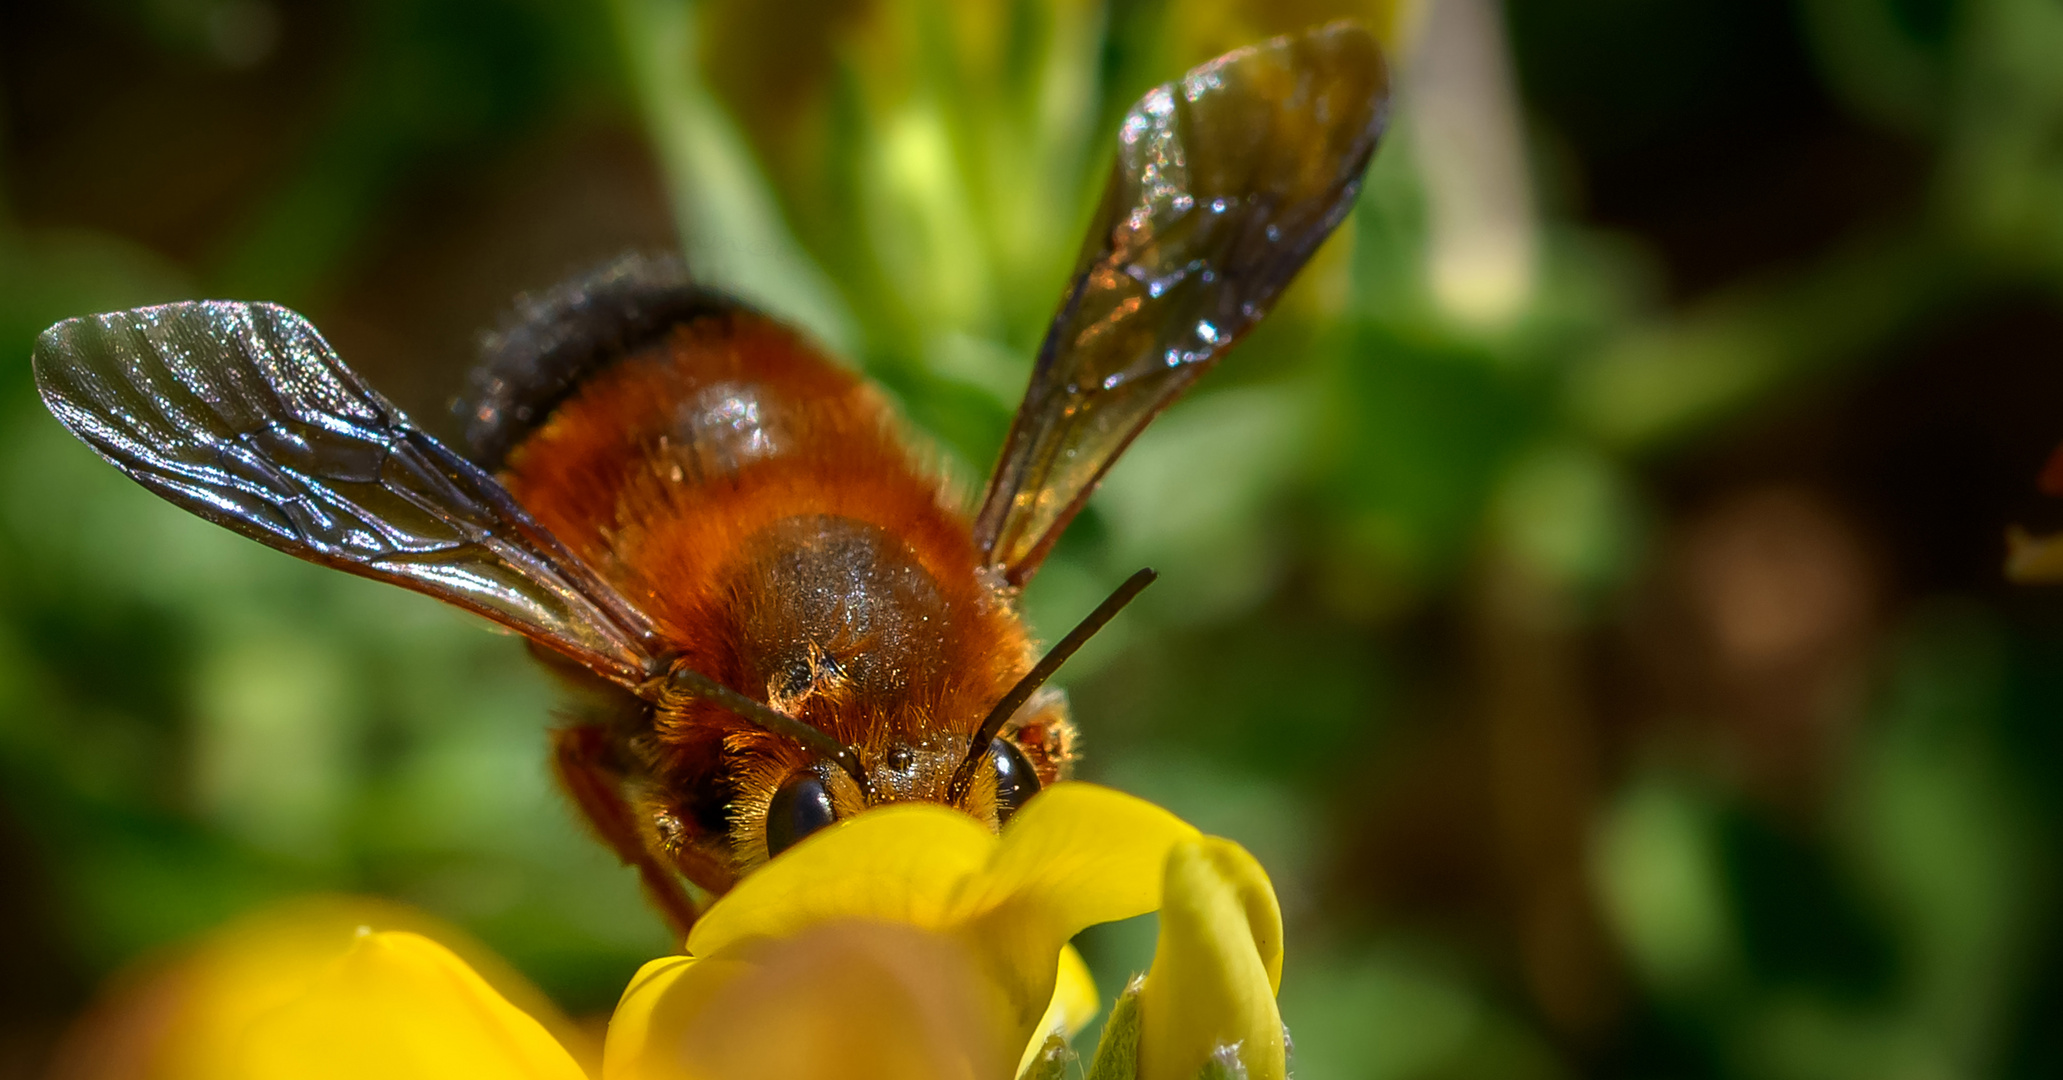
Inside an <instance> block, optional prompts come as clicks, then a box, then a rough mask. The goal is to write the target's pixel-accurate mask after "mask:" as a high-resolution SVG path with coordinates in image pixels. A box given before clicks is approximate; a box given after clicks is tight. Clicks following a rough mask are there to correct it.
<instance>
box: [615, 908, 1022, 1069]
mask: <svg viewBox="0 0 2063 1080" xmlns="http://www.w3.org/2000/svg"><path fill="white" fill-rule="evenodd" d="M993 997H994V990H993V988H992V987H990V986H989V985H988V984H987V982H986V980H985V979H983V978H982V977H981V975H980V973H979V970H978V968H977V966H976V965H975V963H974V961H973V958H972V957H970V956H969V955H968V954H967V951H966V949H965V947H964V946H963V945H962V944H961V942H960V941H959V940H958V939H957V938H956V937H953V936H950V935H945V934H938V933H934V932H931V931H927V930H920V929H918V928H916V927H912V926H907V925H899V924H895V923H883V922H865V921H846V922H836V923H828V924H825V925H822V926H818V927H814V928H812V929H809V930H805V931H803V932H802V933H800V934H797V935H795V936H793V937H788V938H783V939H780V940H767V939H755V940H750V941H745V942H741V943H740V944H739V945H737V946H736V947H734V948H732V949H730V950H727V951H726V952H724V953H721V954H719V955H717V956H714V957H711V958H709V959H706V960H695V961H686V960H680V959H676V960H673V961H662V962H655V963H653V964H648V965H646V967H645V970H643V971H641V972H639V973H638V977H637V978H636V979H635V980H633V981H632V984H631V988H630V990H629V991H627V992H626V993H625V995H624V1000H623V1003H622V1004H621V1005H620V1006H618V1009H617V1013H616V1017H615V1019H614V1020H612V1021H611V1022H610V1025H609V1041H608V1049H607V1052H606V1059H605V1060H606V1064H605V1066H604V1071H603V1075H604V1077H605V1080H687V1078H692V1080H789V1078H792V1077H816V1076H823V1077H838V1078H839V1080H873V1078H877V1077H878V1078H880V1080H933V1078H935V1080H955V1078H963V1077H969V1076H998V1075H1000V1074H1001V1073H1002V1070H1003V1069H1004V1068H1005V1067H1007V1066H1008V1064H1009V1063H1010V1060H1011V1057H1012V1056H1014V1048H1006V1046H1005V1044H1004V1043H1002V1041H1001V1039H1000V1032H999V1031H998V1030H997V1027H996V1025H995V1023H994V1017H995V1015H996V1013H997V1011H998V1006H997V1003H996V1002H995V1001H993V1000H992V999H993Z"/></svg>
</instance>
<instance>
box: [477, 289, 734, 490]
mask: <svg viewBox="0 0 2063 1080" xmlns="http://www.w3.org/2000/svg"><path fill="white" fill-rule="evenodd" d="M742 310H747V309H746V308H745V306H744V305H743V304H742V303H740V302H739V301H737V300H735V299H733V298H731V297H730V296H727V295H725V294H724V293H722V292H718V291H717V290H714V289H710V288H707V287H705V286H701V285H697V284H695V283H694V281H692V280H691V279H690V278H689V276H688V269H687V266H686V265H685V264H683V263H682V262H681V261H680V260H679V259H678V258H675V257H673V256H660V257H648V256H644V255H637V254H631V255H625V256H622V257H620V258H618V259H616V260H615V261H614V262H611V263H609V264H607V265H605V266H602V267H600V268H598V269H596V270H593V271H591V272H589V273H586V274H583V275H581V276H579V277H576V278H573V279H572V280H570V281H566V282H563V283H561V284H559V285H556V286H554V287H552V288H551V289H550V290H548V291H546V292H544V293H541V294H536V295H526V296H523V297H521V298H519V299H518V300H517V301H516V309H515V311H514V312H512V313H511V314H510V316H509V317H508V319H507V320H506V321H504V322H503V324H502V325H501V327H500V328H499V329H497V330H495V331H494V332H493V333H492V334H489V335H488V336H487V338H486V339H485V341H483V342H482V344H481V350H480V362H479V363H478V364H477V365H476V366H475V367H474V369H473V372H472V375H471V376H470V378H469V380H468V382H469V386H468V390H467V394H466V396H465V398H464V399H463V400H461V401H460V402H459V403H458V406H457V407H458V409H459V410H460V415H461V416H462V417H463V418H464V420H465V431H466V446H467V448H468V449H469V451H470V452H471V456H472V458H473V460H474V462H475V463H477V464H478V465H480V466H481V467H482V468H485V469H488V470H490V471H491V470H496V469H500V468H501V467H502V465H503V464H504V463H505V462H506V461H507V459H508V456H509V452H510V451H511V450H513V449H515V448H516V447H517V446H518V445H519V444H521V443H522V442H523V440H524V439H525V438H526V437H528V436H529V434H530V433H531V432H532V431H533V430H535V429H536V428H537V427H538V425H540V424H542V423H544V421H545V420H546V418H548V417H549V416H550V415H551V413H552V410H554V409H556V408H558V406H559V405H560V403H562V402H564V401H565V400H566V399H567V398H569V397H571V396H573V394H574V393H575V392H576V391H578V390H579V389H580V386H581V384H583V383H584V382H586V381H587V380H588V379H591V378H593V377H594V376H596V375H598V374H600V373H602V372H603V371H605V370H607V369H608V368H609V367H610V365H612V364H614V363H615V362H616V361H618V360H621V359H622V358H624V357H626V356H629V355H631V354H633V353H636V352H637V351H639V350H641V349H643V348H645V347H647V346H649V345H652V344H654V343H656V342H658V341H659V340H660V339H662V338H663V337H665V335H666V334H667V332H668V331H670V330H671V329H673V328H674V327H675V326H678V325H681V324H683V323H687V322H691V321H693V320H695V319H698V318H701V317H703V316H707V315H718V314H723V313H726V312H734V311H742Z"/></svg>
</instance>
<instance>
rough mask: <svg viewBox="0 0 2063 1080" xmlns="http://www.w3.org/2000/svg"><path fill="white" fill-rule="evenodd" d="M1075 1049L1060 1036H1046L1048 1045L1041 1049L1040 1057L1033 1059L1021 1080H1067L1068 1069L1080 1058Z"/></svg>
mask: <svg viewBox="0 0 2063 1080" xmlns="http://www.w3.org/2000/svg"><path fill="white" fill-rule="evenodd" d="M1078 1056H1079V1055H1077V1054H1076V1053H1075V1052H1074V1047H1072V1046H1069V1045H1067V1040H1066V1039H1064V1038H1061V1037H1060V1036H1058V1035H1048V1036H1046V1044H1045V1045H1044V1046H1041V1047H1039V1053H1038V1056H1036V1057H1034V1058H1032V1061H1031V1064H1030V1065H1028V1066H1026V1067H1025V1070H1024V1075H1023V1076H1022V1077H1020V1078H1019V1080H1066V1077H1067V1067H1068V1066H1069V1065H1072V1064H1074V1063H1075V1059H1076V1058H1077V1057H1078Z"/></svg>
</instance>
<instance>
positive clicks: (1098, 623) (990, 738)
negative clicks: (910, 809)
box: [946, 568, 1160, 803]
mask: <svg viewBox="0 0 2063 1080" xmlns="http://www.w3.org/2000/svg"><path fill="white" fill-rule="evenodd" d="M1159 576H1160V575H1159V574H1157V573H1155V572H1154V571H1153V570H1152V569H1151V568H1148V569H1144V570H1141V571H1139V572H1138V573H1136V574H1133V575H1132V576H1131V577H1128V578H1126V579H1125V583H1124V584H1122V585H1120V586H1118V587H1117V591H1115V592H1113V593H1111V594H1110V595H1109V596H1107V597H1105V598H1104V600H1103V602H1102V603H1100V604H1098V605H1096V610H1094V611H1092V612H1090V613H1089V614H1088V616H1087V617H1086V618H1084V619H1083V620H1082V621H1081V622H1079V623H1076V624H1075V628H1074V629H1072V630H1069V631H1068V632H1067V636H1066V637H1064V638H1061V639H1060V640H1059V641H1057V642H1055V643H1054V644H1053V647H1052V648H1051V649H1048V650H1046V655H1044V656H1042V657H1040V658H1039V662H1038V663H1037V664H1034V665H1032V669H1031V670H1030V671H1027V672H1025V673H1024V677H1023V678H1021V679H1019V680H1017V685H1015V686H1012V687H1011V688H1010V692H1009V693H1006V694H1004V695H1003V698H1002V700H1001V701H998V702H996V707H995V708H993V709H990V710H989V714H988V716H987V717H986V718H984V719H983V720H982V722H981V726H980V727H978V728H975V729H974V738H973V741H971V742H969V743H968V744H967V756H966V758H964V759H962V760H961V762H960V767H959V768H957V769H955V770H953V782H952V783H951V784H950V785H948V786H947V787H946V797H947V799H948V800H949V801H951V802H956V803H957V802H959V801H960V799H961V798H962V797H964V796H965V795H966V794H967V788H968V786H969V785H971V784H973V783H974V770H975V769H976V768H978V767H979V766H980V765H981V762H982V759H983V758H985V757H987V756H988V749H989V744H990V743H991V742H994V741H995V738H996V734H997V733H998V732H1000V731H1002V730H1003V725H1004V724H1005V723H1007V722H1008V721H1009V719H1010V718H1011V717H1012V716H1014V715H1016V713H1017V710H1018V709H1019V708H1021V707H1023V705H1024V703H1025V702H1027V701H1030V700H1031V696H1032V695H1033V694H1035V693H1038V690H1039V687H1041V686H1044V685H1046V680H1047V679H1050V678H1052V677H1053V673H1054V672H1056V671H1059V670H1060V665H1062V664H1064V663H1067V658H1068V657H1070V656H1073V655H1074V654H1075V651H1076V650H1077V649H1080V648H1081V647H1082V646H1083V645H1084V644H1086V643H1087V642H1088V640H1089V639H1090V638H1092V637H1095V636H1096V631H1098V630H1101V629H1103V627H1104V625H1105V624H1107V623H1109V622H1110V620H1112V619H1114V618H1117V613H1118V612H1120V611H1123V610H1124V609H1125V605H1126V604H1129V603H1131V602H1132V599H1133V597H1136V596H1138V595H1139V594H1140V593H1141V592H1142V591H1144V590H1145V588H1146V587H1147V586H1148V585H1151V584H1153V581H1154V579H1155V578H1157V577H1159Z"/></svg>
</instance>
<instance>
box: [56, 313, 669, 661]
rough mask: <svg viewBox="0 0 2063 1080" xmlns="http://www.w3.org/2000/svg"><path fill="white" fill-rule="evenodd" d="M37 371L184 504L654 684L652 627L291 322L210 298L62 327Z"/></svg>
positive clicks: (121, 462)
mask: <svg viewBox="0 0 2063 1080" xmlns="http://www.w3.org/2000/svg"><path fill="white" fill-rule="evenodd" d="M35 368H36V385H37V388H38V389H39V390H40V391H41V392H42V395H43V402H44V404H45V405H47V406H49V408H50V411H51V412H52V413H53V414H55V415H56V416H57V418H58V420H60V421H62V422H63V424H64V425H65V427H67V428H69V429H70V430H71V432H72V434H74V435H77V436H78V437H79V438H80V439H82V440H84V441H85V442H86V443H87V444H88V445H89V446H91V447H93V449H94V450H96V451H98V452H99V453H100V456H102V457H104V458H106V459H107V460H108V461H109V462H111V463H113V464H114V466H115V467H116V468H118V469H120V470H122V471H123V472H125V473H127V474H129V476H130V478H131V479H133V480H135V481H136V482H137V483H139V484H142V485H143V486H144V487H146V488H149V489H150V490H151V491H153V492H156V493H157V494H158V495H160V496H162V497H164V498H166V499H168V500H170V501H172V502H173V503H176V504H178V505H179V506H181V507H184V508H185V509H187V510H190V511H192V512H194V513H196V514H198V515H200V516H201V517H204V518H207V519H208V520H209V521H212V522H214V523H216V524H218V525H223V526H226V527H228V528H231V529H234V530H236V531H237V532H240V533H242V534H244V535H245V536H248V537H250V538H251V539H253V540H257V541H258V542H260V543H263V544H267V545H270V546H272V547H275V548H278V549H280V550H281V551H284V552H287V553H288V554H291V555H297V556H300V557H301V558H303V559H307V560H309V561H311V562H318V563H323V564H325V565H328V566H334V567H338V568H340V569H343V570H348V571H350V572H352V573H354V574H362V575H364V576H366V577H371V578H378V579H380V580H382V581H391V582H394V583H395V584H398V585H402V586H405V587H407V588H410V589H415V590H416V591H418V592H424V593H428V594H430V595H431V596H435V597H437V598H438V599H440V600H446V601H449V602H451V603H453V604H457V605H459V606H460V607H463V608H467V609H469V610H472V611H476V612H479V613H480V614H482V615H485V616H487V617H488V618H490V619H493V620H494V621H496V622H498V623H501V624H502V625H504V626H507V627H509V628H511V629H514V630H517V631H520V632H521V633H523V634H526V635H528V636H530V637H531V638H533V639H536V640H537V641H539V642H541V643H543V644H545V645H548V646H550V647H552V648H554V649H557V650H559V651H560V652H562V653H565V654H566V655H567V656H569V657H572V658H573V659H575V660H577V661H579V662H580V663H582V664H584V665H586V666H587V667H588V668H590V669H592V670H594V671H595V672H597V673H598V674H601V675H603V676H605V677H608V678H612V679H615V680H617V681H619V682H624V683H635V682H638V681H641V680H642V679H644V678H645V677H646V670H647V667H648V665H649V664H650V662H651V660H652V658H653V652H654V643H653V638H652V635H651V630H650V627H649V625H648V624H647V623H646V621H645V619H644V617H643V616H642V615H640V614H639V613H638V612H637V611H636V610H635V609H633V608H631V607H630V605H629V604H627V603H626V602H624V600H623V599H622V598H621V597H620V596H618V595H617V594H616V592H615V591H614V590H612V589H611V588H609V587H608V586H607V585H606V584H604V583H602V582H601V581H600V580H599V579H597V578H596V577H595V575H594V574H593V572H592V571H590V570H588V569H587V567H585V566H584V565H582V564H581V563H580V561H579V560H578V559H577V558H575V557H574V556H573V555H572V554H571V553H569V552H568V551H566V549H565V548H564V547H563V546H561V545H560V544H559V542H558V541H557V540H556V539H554V538H553V537H552V536H551V534H549V533H547V532H546V531H545V530H544V529H543V527H542V526H540V525H538V524H537V523H536V522H535V521H533V520H531V518H530V516H529V515H528V514H526V513H524V512H523V509H522V508H521V507H520V506H518V505H516V502H515V500H514V499H513V498H512V497H511V496H510V495H509V493H508V492H507V491H506V490H504V489H503V488H502V486H501V485H500V484H497V483H496V482H495V481H494V478H493V477H491V476H489V475H487V474H486V473H485V472H482V471H481V470H480V469H479V468H478V467H477V466H475V465H473V464H472V463H471V462H468V461H466V460H465V459H463V458H461V457H459V456H458V455H457V454H454V453H452V452H451V451H450V450H448V449H446V448H445V447H444V446H443V445H441V444H439V443H438V442H437V441H436V440H435V439H432V438H430V437H429V436H428V435H425V434H423V433H422V432H421V431H418V430H417V429H416V428H415V427H414V426H413V425H411V424H410V423H409V421H408V418H407V417H406V416H403V415H402V414H401V412H400V410H398V409H396V408H395V407H394V406H393V405H392V404H390V403H389V402H388V401H387V400H386V399H385V398H383V397H381V396H380V395H379V394H377V393H375V392H374V391H373V390H372V389H371V388H369V387H367V386H366V385H365V384H364V383H363V382H361V381H360V380H359V378H358V376H357V375H356V374H355V373H353V372H352V371H351V369H350V368H348V367H345V366H344V363H343V361H341V360H339V359H338V358H337V354H336V353H335V351H333V350H332V349H331V348H330V346H329V343H328V342H326V341H324V340H323V339H322V336H321V335H320V334H318V333H317V332H316V330H315V328H314V327H313V326H311V325H309V323H308V321H307V320H306V319H303V318H302V317H301V316H299V315H297V314H295V313H293V312H292V311H288V310H287V309H285V308H282V307H277V306H275V305H271V304H239V303H227V302H221V301H206V302H198V303H182V304H166V305H163V306H161V307H148V308H138V309H137V310H134V311H123V312H115V313H113V314H108V315H93V316H88V317H85V318H79V319H67V320H65V321H64V322H61V323H58V324H57V325H56V326H53V327H51V328H50V329H48V330H46V331H44V332H43V336H42V337H41V338H39V339H38V340H37V342H36V353H35Z"/></svg>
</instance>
